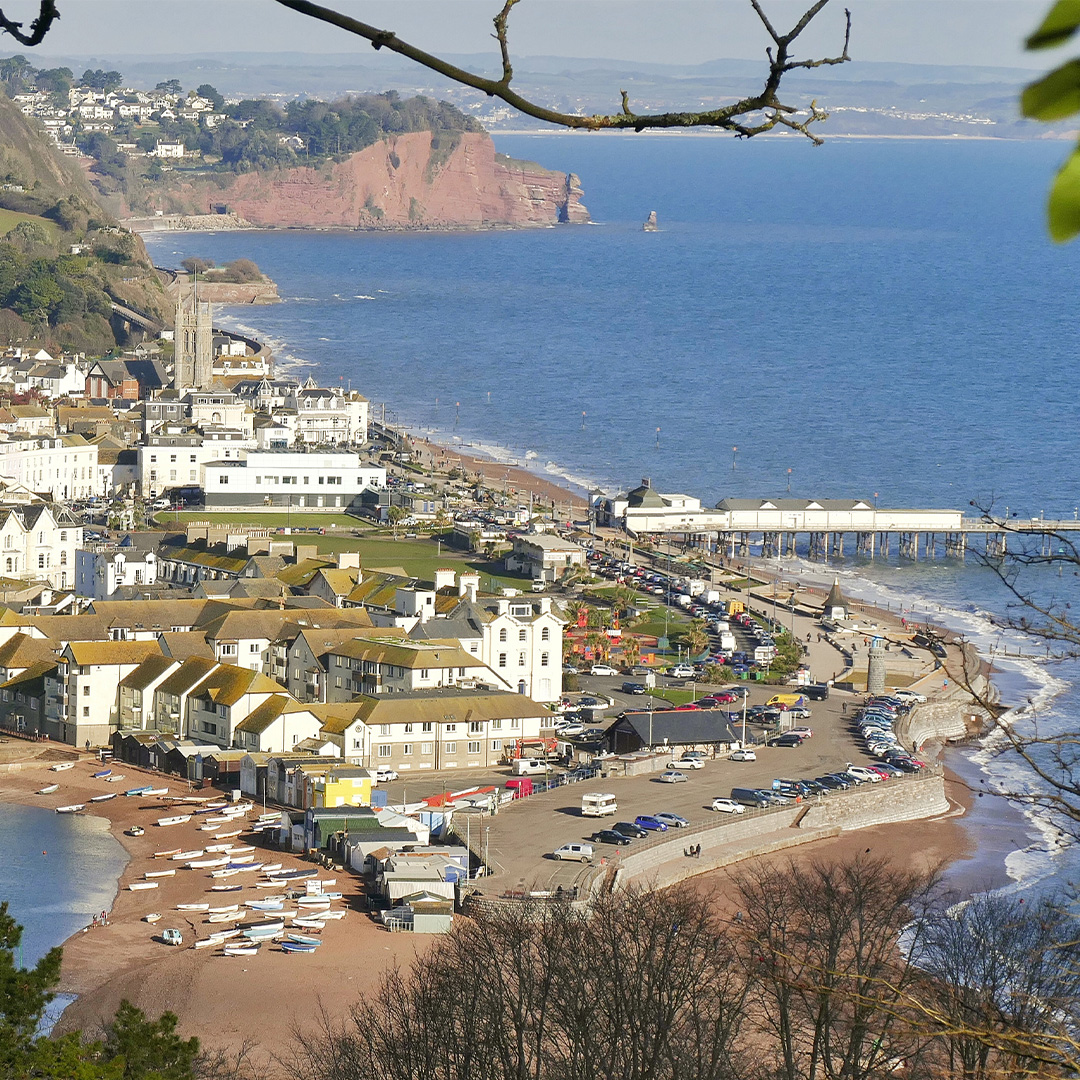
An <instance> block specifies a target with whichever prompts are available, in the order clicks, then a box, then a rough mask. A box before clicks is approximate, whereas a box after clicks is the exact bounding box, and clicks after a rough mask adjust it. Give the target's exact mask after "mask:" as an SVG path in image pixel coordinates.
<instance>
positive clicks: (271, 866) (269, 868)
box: [263, 862, 281, 876]
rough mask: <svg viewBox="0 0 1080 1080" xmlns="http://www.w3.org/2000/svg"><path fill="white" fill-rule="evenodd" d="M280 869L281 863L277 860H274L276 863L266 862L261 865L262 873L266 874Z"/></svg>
mask: <svg viewBox="0 0 1080 1080" xmlns="http://www.w3.org/2000/svg"><path fill="white" fill-rule="evenodd" d="M280 869H281V863H279V862H276V863H267V864H266V865H265V866H264V867H263V873H264V874H266V875H267V876H269V875H270V874H272V873H273V872H274V871H275V870H280Z"/></svg>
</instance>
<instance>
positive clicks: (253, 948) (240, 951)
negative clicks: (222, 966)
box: [222, 943, 259, 956]
mask: <svg viewBox="0 0 1080 1080" xmlns="http://www.w3.org/2000/svg"><path fill="white" fill-rule="evenodd" d="M222 951H223V952H224V954H225V955H226V956H257V955H258V953H259V946H258V943H256V944H253V945H226V946H225V948H224V949H223V950H222Z"/></svg>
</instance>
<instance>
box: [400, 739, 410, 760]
mask: <svg viewBox="0 0 1080 1080" xmlns="http://www.w3.org/2000/svg"><path fill="white" fill-rule="evenodd" d="M401 754H402V757H412V743H411V742H407V743H402V744H401Z"/></svg>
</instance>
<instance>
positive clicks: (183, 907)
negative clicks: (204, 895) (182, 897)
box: [176, 904, 210, 911]
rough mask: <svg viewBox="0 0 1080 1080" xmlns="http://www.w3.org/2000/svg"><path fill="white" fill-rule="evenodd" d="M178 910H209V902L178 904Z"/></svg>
mask: <svg viewBox="0 0 1080 1080" xmlns="http://www.w3.org/2000/svg"><path fill="white" fill-rule="evenodd" d="M176 910H177V911H209V910H210V905H209V904H177V905H176Z"/></svg>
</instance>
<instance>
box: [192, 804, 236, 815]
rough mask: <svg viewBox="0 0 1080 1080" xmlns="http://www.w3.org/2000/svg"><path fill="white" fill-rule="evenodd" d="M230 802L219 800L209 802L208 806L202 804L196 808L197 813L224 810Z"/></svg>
mask: <svg viewBox="0 0 1080 1080" xmlns="http://www.w3.org/2000/svg"><path fill="white" fill-rule="evenodd" d="M228 805H229V804H228V803H223V802H217V803H207V805H206V806H200V807H198V808H197V809H196V810H195V813H196V814H212V813H213V812H214V811H215V810H224V809H225V807H227V806H228Z"/></svg>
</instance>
